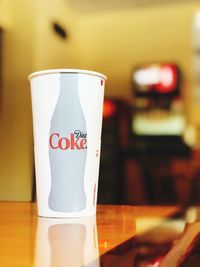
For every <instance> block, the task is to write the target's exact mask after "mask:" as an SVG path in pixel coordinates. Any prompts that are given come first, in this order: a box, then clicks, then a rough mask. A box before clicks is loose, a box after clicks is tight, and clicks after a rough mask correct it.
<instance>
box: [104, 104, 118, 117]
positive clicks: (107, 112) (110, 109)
mask: <svg viewBox="0 0 200 267" xmlns="http://www.w3.org/2000/svg"><path fill="white" fill-rule="evenodd" d="M115 112H116V105H115V103H114V102H113V101H112V100H109V99H105V100H104V104H103V117H104V118H105V119H107V118H110V117H112V116H113V115H114V114H115Z"/></svg>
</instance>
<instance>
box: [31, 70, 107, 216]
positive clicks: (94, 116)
mask: <svg viewBox="0 0 200 267" xmlns="http://www.w3.org/2000/svg"><path fill="white" fill-rule="evenodd" d="M29 79H30V82H31V96H32V110H33V128H34V151H35V165H36V185H37V201H38V214H39V215H40V216H44V217H82V216H91V215H94V214H95V212H96V199H97V187H98V173H99V158H100V145H101V141H100V140H101V126H102V111H103V96H104V84H105V79H106V77H105V76H104V75H102V74H100V73H96V72H91V71H82V70H74V69H62V70H48V71H41V72H36V73H33V74H31V75H30V76H29Z"/></svg>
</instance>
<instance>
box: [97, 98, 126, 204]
mask: <svg viewBox="0 0 200 267" xmlns="http://www.w3.org/2000/svg"><path fill="white" fill-rule="evenodd" d="M103 114H104V116H103V128H102V146H101V163H100V174H99V187H98V203H106V204H120V203H121V199H122V190H121V187H122V184H123V181H122V177H123V163H124V151H125V150H126V149H127V147H128V145H129V141H130V134H131V129H130V125H131V113H130V106H129V104H127V103H126V102H125V101H123V100H121V99H114V98H105V101H104V113H103Z"/></svg>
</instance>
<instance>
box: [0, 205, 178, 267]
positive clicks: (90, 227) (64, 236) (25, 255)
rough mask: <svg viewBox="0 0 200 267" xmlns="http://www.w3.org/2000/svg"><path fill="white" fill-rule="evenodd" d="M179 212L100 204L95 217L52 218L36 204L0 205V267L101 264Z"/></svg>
mask: <svg viewBox="0 0 200 267" xmlns="http://www.w3.org/2000/svg"><path fill="white" fill-rule="evenodd" d="M178 210H179V208H177V207H161V206H160V207H159V206H158V207H157V206H156V207H149V206H141V207H139V206H138V207H133V206H112V205H99V206H98V209H97V216H96V217H88V218H84V219H51V218H38V217H37V208H36V204H35V203H19V202H18V203H16V202H0V266H2V267H9V266H12V267H15V266H16V267H17V266H19V267H29V266H31V267H32V266H34V267H49V266H51V267H61V266H62V267H63V266H65V267H66V266H69V267H82V266H92V267H94V266H95V267H97V266H98V267H99V266H103V265H100V261H101V257H102V256H103V255H105V254H106V253H108V252H109V251H111V250H113V249H114V248H116V247H117V246H119V245H120V244H122V243H125V242H126V241H127V240H130V239H131V238H133V237H134V236H136V235H137V236H142V235H143V234H144V233H148V232H149V231H150V230H151V229H153V228H155V227H156V226H159V225H162V223H163V222H164V220H165V219H166V218H168V217H170V216H171V215H172V214H174V213H176V212H177V211H178ZM100 256H101V257H100ZM90 264H91V265H90ZM124 264H125V263H124ZM108 266H114V265H112V264H111V265H108ZM122 266H123V264H122ZM105 267H106V265H105ZM124 267H128V265H124Z"/></svg>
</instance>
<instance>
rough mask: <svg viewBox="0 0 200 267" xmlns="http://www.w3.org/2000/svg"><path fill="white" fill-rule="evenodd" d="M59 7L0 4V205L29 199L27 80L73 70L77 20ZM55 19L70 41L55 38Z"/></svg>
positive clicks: (26, 0) (32, 2)
mask: <svg viewBox="0 0 200 267" xmlns="http://www.w3.org/2000/svg"><path fill="white" fill-rule="evenodd" d="M56 3H57V4H56ZM64 3H65V2H64V1H56V0H49V1H47V0H46V1H45V0H43V1H39V0H38V1H36V0H18V1H13V0H2V1H0V26H2V27H3V29H4V34H3V87H2V88H1V94H0V95H1V100H0V101H1V108H0V110H1V111H0V129H1V130H0V147H1V153H0V200H30V199H31V195H32V184H33V175H34V165H33V141H32V118H31V102H30V89H29V83H28V81H27V75H28V74H30V73H31V72H32V71H34V70H39V69H42V68H58V67H61V68H62V67H76V66H77V58H76V49H77V48H76V43H77V42H76V41H75V39H76V37H75V36H76V35H75V34H74V33H75V32H76V31H75V28H76V24H75V23H76V18H75V16H74V14H73V13H72V12H71V13H70V12H69V9H68V6H67V5H64ZM47 7H49V9H47ZM54 20H55V21H58V22H60V23H61V24H62V25H63V26H64V27H66V28H67V29H68V30H69V41H67V42H66V41H62V40H60V39H59V38H58V37H57V36H55V34H54V33H53V31H52V28H51V22H52V21H54Z"/></svg>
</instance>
